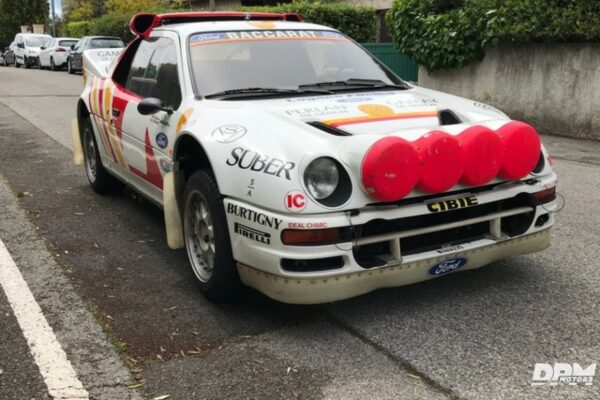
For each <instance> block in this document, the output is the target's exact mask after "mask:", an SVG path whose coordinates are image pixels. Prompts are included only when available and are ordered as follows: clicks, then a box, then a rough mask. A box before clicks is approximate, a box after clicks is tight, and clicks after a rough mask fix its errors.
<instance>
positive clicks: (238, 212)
mask: <svg viewBox="0 0 600 400" xmlns="http://www.w3.org/2000/svg"><path fill="white" fill-rule="evenodd" d="M227 214H232V215H235V216H236V217H240V218H243V219H246V220H248V221H251V222H254V223H256V224H259V225H262V226H266V227H268V228H271V229H275V230H279V226H280V225H281V222H282V220H281V219H279V218H275V217H271V216H268V215H266V214H264V213H261V212H256V211H254V210H250V209H248V208H246V207H243V206H238V205H236V204H228V205H227Z"/></svg>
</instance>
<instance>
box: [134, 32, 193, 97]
mask: <svg viewBox="0 0 600 400" xmlns="http://www.w3.org/2000/svg"><path fill="white" fill-rule="evenodd" d="M125 88H126V89H127V90H129V91H130V92H133V93H135V94H137V95H138V96H141V97H156V98H158V99H160V100H162V102H163V104H164V105H165V106H167V107H172V108H174V109H177V108H178V107H179V104H180V103H181V87H180V85H179V75H178V73H177V52H176V47H175V44H174V43H173V41H171V40H170V39H167V38H158V39H157V38H152V39H148V40H144V41H143V42H141V43H140V46H139V47H138V49H137V52H136V54H135V56H134V57H133V61H132V63H131V68H130V70H129V74H128V76H127V82H126V85H125Z"/></svg>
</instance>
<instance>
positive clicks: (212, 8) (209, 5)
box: [208, 0, 216, 11]
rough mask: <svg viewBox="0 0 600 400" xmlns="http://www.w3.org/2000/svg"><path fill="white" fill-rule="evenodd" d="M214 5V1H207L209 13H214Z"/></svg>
mask: <svg viewBox="0 0 600 400" xmlns="http://www.w3.org/2000/svg"><path fill="white" fill-rule="evenodd" d="M215 3H216V0H209V1H208V9H209V10H210V11H215V8H216V4H215Z"/></svg>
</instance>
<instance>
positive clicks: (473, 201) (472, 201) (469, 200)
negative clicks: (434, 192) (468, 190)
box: [427, 196, 478, 213]
mask: <svg viewBox="0 0 600 400" xmlns="http://www.w3.org/2000/svg"><path fill="white" fill-rule="evenodd" d="M477 204H478V202H477V197H475V196H467V197H460V198H458V199H450V200H443V201H436V202H434V203H429V204H427V209H428V210H429V211H430V212H432V213H436V212H441V211H449V210H456V209H459V208H465V207H471V206H476V205H477Z"/></svg>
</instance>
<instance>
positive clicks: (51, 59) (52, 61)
mask: <svg viewBox="0 0 600 400" xmlns="http://www.w3.org/2000/svg"><path fill="white" fill-rule="evenodd" d="M50 69H51V70H52V71H56V65H55V64H54V58H52V57H50Z"/></svg>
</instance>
